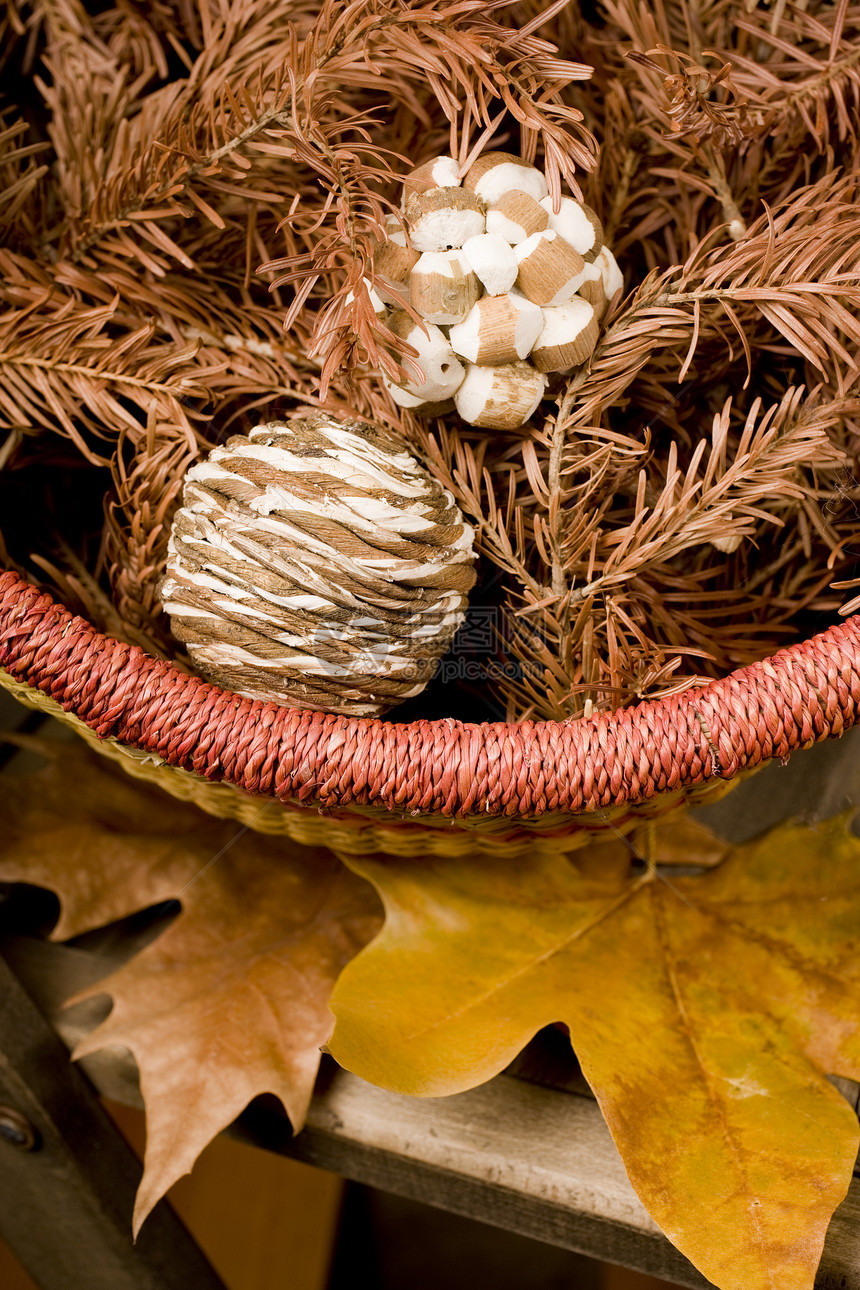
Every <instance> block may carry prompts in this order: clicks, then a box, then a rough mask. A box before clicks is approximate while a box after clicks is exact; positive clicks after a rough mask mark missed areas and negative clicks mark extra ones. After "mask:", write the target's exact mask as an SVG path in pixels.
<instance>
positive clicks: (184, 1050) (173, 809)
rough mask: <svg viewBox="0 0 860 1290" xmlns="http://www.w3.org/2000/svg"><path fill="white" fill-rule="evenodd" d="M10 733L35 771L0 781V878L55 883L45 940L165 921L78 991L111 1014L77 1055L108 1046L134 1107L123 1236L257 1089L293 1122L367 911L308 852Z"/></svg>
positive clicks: (361, 897)
mask: <svg viewBox="0 0 860 1290" xmlns="http://www.w3.org/2000/svg"><path fill="white" fill-rule="evenodd" d="M18 738H19V739H20V738H21V737H20V736H19V737H18ZM24 742H25V746H26V747H29V748H30V750H31V751H38V752H40V753H45V754H48V756H49V763H48V765H47V766H45V767H44V768H43V769H41V770H39V771H36V772H34V773H32V774H29V775H28V774H21V775H10V776H9V777H8V779H7V781H6V786H7V790H8V792H7V804H6V810H5V812H4V831H3V838H2V841H0V882H19V881H23V882H28V883H35V884H36V885H38V886H44V887H48V888H50V889H52V890H53V891H55V892H56V894H57V895H58V897H59V898H60V904H61V911H62V912H61V915H60V920H59V922H58V924H57V927H56V928H55V930H54V936H55V937H57V938H62V939H65V938H67V937H75V936H79V935H81V934H82V933H85V932H88V931H91V930H93V929H95V928H98V927H103V926H105V925H107V924H110V923H115V922H116V921H117V920H120V919H124V918H128V917H129V916H130V915H132V914H135V913H137V912H139V911H141V910H144V909H148V908H151V907H153V906H155V905H159V904H161V903H162V902H165V907H164V908H163V910H162V912H163V914H164V915H169V914H171V913H172V914H173V918H172V920H171V919H170V918H169V917H167V918H166V919H165V920H164V921H162V924H161V929H160V934H159V935H158V936H157V938H156V939H155V940H154V941H153V942H152V943H151V944H149V945H147V946H146V947H145V948H144V949H143V950H142V952H140V953H138V954H136V955H135V956H134V957H133V958H132V959H131V960H130V961H129V962H127V963H126V964H125V965H124V966H123V967H121V968H119V969H117V970H115V971H113V972H112V973H111V975H110V976H108V977H107V978H106V979H104V980H101V981H99V982H98V983H97V985H96V986H95V987H94V988H93V989H92V990H91V991H90V994H93V995H96V994H105V993H106V994H110V996H111V998H112V1000H113V1008H112V1011H111V1013H110V1016H109V1017H107V1019H106V1020H104V1021H103V1022H102V1023H101V1024H100V1025H99V1026H98V1027H97V1028H96V1030H95V1031H93V1032H92V1033H91V1034H90V1035H88V1036H87V1038H86V1040H85V1041H84V1042H83V1043H82V1045H81V1046H80V1049H79V1051H78V1054H77V1055H78V1056H83V1055H84V1054H85V1053H86V1052H94V1051H95V1050H97V1049H100V1048H105V1047H111V1046H112V1045H118V1046H120V1047H123V1048H128V1049H129V1050H130V1051H131V1052H132V1053H133V1055H134V1058H135V1061H136V1063H137V1066H138V1070H139V1073H140V1081H141V1090H142V1093H143V1097H144V1101H145V1104H146V1111H147V1142H146V1158H145V1169H144V1176H143V1179H142V1181H141V1185H140V1190H139V1192H138V1196H137V1202H136V1205H135V1215H134V1226H135V1231H137V1230H138V1229H139V1228H140V1225H141V1223H142V1222H143V1221H144V1219H145V1218H146V1216H147V1214H148V1213H149V1212H150V1210H151V1209H152V1207H153V1205H154V1204H155V1203H156V1202H157V1201H158V1200H159V1199H160V1197H161V1196H163V1195H164V1193H165V1192H166V1191H167V1190H168V1188H169V1187H171V1186H172V1185H173V1183H174V1182H175V1181H176V1180H177V1178H180V1177H181V1176H182V1175H183V1174H185V1173H188V1171H189V1170H190V1169H191V1167H192V1165H193V1164H194V1162H195V1160H196V1159H197V1157H198V1155H199V1154H200V1152H201V1151H202V1150H203V1148H204V1147H205V1146H206V1145H207V1143H209V1142H210V1141H211V1140H212V1138H214V1137H215V1135H216V1134H218V1133H220V1132H221V1130H222V1129H223V1128H225V1127H226V1126H227V1125H228V1124H230V1123H231V1122H232V1121H233V1120H234V1119H235V1118H236V1116H237V1115H238V1114H239V1113H240V1112H241V1111H242V1110H244V1108H245V1107H246V1106H247V1105H248V1103H249V1102H250V1101H251V1100H252V1099H253V1098H254V1097H256V1096H258V1095H259V1094H262V1093H273V1094H274V1095H275V1096H276V1097H277V1098H278V1099H279V1100H280V1101H281V1103H282V1104H283V1106H284V1109H285V1110H286V1112H287V1114H288V1115H289V1117H290V1120H291V1122H292V1124H293V1127H294V1128H295V1130H296V1131H298V1130H299V1129H300V1128H301V1126H302V1124H303V1123H304V1119H305V1114H306V1112H307V1107H308V1103H309V1101H310V1098H311V1093H312V1091H313V1087H314V1081H315V1079H316V1074H317V1069H318V1066H319V1060H320V1046H321V1045H322V1044H324V1043H325V1041H326V1040H327V1039H328V1036H329V1034H330V1032H331V1027H332V1016H331V1013H330V1011H329V1009H328V999H329V996H330V994H331V990H332V986H333V985H334V982H335V981H336V979H337V976H338V974H339V972H340V970H341V968H342V967H343V965H344V963H346V962H347V961H348V960H349V959H350V958H351V957H352V955H353V954H354V953H355V952H356V950H358V949H360V948H361V946H362V945H364V944H365V943H366V942H367V941H368V940H369V939H370V937H371V936H372V935H373V934H374V933H375V931H376V930H377V927H378V925H379V913H378V904H377V901H376V898H375V896H374V894H373V891H372V890H371V888H370V887H368V886H367V884H366V883H364V882H362V881H361V880H360V879H358V878H356V877H354V876H353V875H352V874H350V873H349V872H348V871H347V870H346V869H345V868H344V867H343V866H342V865H341V864H340V863H339V862H338V861H337V860H336V859H335V857H334V856H333V855H332V854H331V853H330V852H328V851H325V850H323V849H322V848H315V847H303V846H299V845H298V844H297V843H294V842H291V841H288V840H287V839H284V838H271V837H269V838H266V839H265V841H264V840H263V839H262V838H261V836H260V835H259V834H258V833H254V832H253V831H251V830H248V829H246V828H245V829H240V830H238V832H237V829H236V826H235V824H233V823H230V822H228V821H226V820H216V819H213V818H212V817H210V816H205V815H203V814H202V813H201V812H200V811H198V810H197V809H196V808H195V807H194V806H191V805H189V804H188V803H186V802H177V801H174V800H173V799H171V798H169V797H166V796H165V795H164V794H163V793H161V792H160V791H159V789H157V788H152V787H148V786H147V787H144V786H142V785H141V784H140V783H139V782H135V781H133V780H131V779H130V778H129V777H128V776H127V775H125V774H124V773H123V772H122V771H120V770H118V769H117V768H116V767H113V766H111V764H110V763H109V762H108V761H107V760H106V759H105V758H103V757H97V756H94V755H93V754H92V753H91V752H88V751H86V750H85V749H84V748H83V747H82V746H77V745H76V746H74V747H70V746H69V745H68V744H65V743H61V744H57V743H56V742H53V743H52V742H51V741H50V740H47V739H44V740H43V739H41V738H39V739H29V738H28V737H27V736H24ZM60 750H62V753H61V754H60ZM263 809H264V810H265V806H264V807H263ZM165 923H166V924H167V925H165Z"/></svg>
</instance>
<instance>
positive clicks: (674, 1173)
mask: <svg viewBox="0 0 860 1290" xmlns="http://www.w3.org/2000/svg"><path fill="white" fill-rule="evenodd" d="M670 827H671V826H670ZM658 848H659V842H658ZM658 855H659V850H658ZM858 860H860V842H858V840H857V839H856V838H855V837H853V835H852V834H851V833H850V832H849V830H848V827H847V820H846V819H838V820H835V821H831V822H829V823H827V824H825V825H820V826H818V827H817V828H809V827H805V826H801V825H798V824H788V825H785V826H782V827H780V828H777V829H775V830H774V831H772V832H771V833H770V834H768V835H766V836H765V837H764V838H762V839H760V840H759V841H756V842H753V843H748V844H746V845H745V846H739V847H737V848H735V849H734V850H733V851H731V852H730V854H729V856H728V858H727V859H726V860H725V861H724V862H723V863H722V864H721V865H719V866H718V867H717V868H716V869H713V870H711V871H710V872H709V873H707V874H705V875H703V876H695V877H692V876H687V877H682V876H673V877H672V878H671V880H668V879H666V880H663V881H661V875H660V874H658V872H657V871H656V870H655V869H654V868H653V867H651V868H649V869H648V870H647V872H645V873H644V874H641V875H636V874H634V873H631V871H630V868H629V862H628V859H627V857H626V855H625V848H624V847H623V846H622V845H621V844H615V843H609V844H595V845H594V846H593V847H592V848H591V849H590V851H589V852H588V854H586V855H582V854H580V855H578V856H577V857H575V861H576V863H571V862H570V861H568V860H566V859H564V858H562V857H558V858H557V859H547V858H545V857H542V856H535V857H534V858H532V859H527V860H523V859H517V860H508V859H506V857H505V855H504V853H503V852H501V851H500V853H499V854H498V855H496V856H493V857H489V858H488V857H483V856H477V855H476V856H475V857H474V858H473V859H471V860H470V861H468V862H464V861H462V860H459V861H456V862H451V863H449V862H446V861H444V860H439V859H436V858H432V859H430V858H428V859H426V860H423V861H422V862H421V863H420V864H416V863H415V862H414V861H405V860H399V859H393V858H386V859H382V858H375V859H373V860H365V859H361V860H358V859H356V860H355V861H354V862H353V864H352V867H353V868H354V869H355V871H356V873H359V874H361V875H362V876H364V877H366V878H368V879H369V880H370V881H371V882H372V883H373V884H374V885H375V886H376V888H377V890H378V891H379V893H380V896H381V897H382V900H383V903H384V906H385V911H386V921H385V925H384V928H383V930H382V932H381V933H380V935H379V936H378V937H377V939H376V940H375V941H373V942H372V943H371V944H370V945H369V946H368V947H367V948H366V949H365V950H363V951H362V952H361V953H360V954H359V955H358V956H357V957H356V958H355V959H353V961H352V962H351V963H350V964H349V965H348V966H347V967H346V968H345V970H344V972H343V973H342V975H341V977H340V979H339V982H338V984H337V986H336V988H335V992H334V995H333V997H332V1006H333V1008H334V1011H335V1014H336V1016H337V1025H336V1028H335V1031H334V1035H333V1038H332V1040H331V1043H330V1045H329V1047H330V1051H331V1052H332V1053H333V1055H334V1056H335V1058H336V1059H337V1061H339V1062H340V1063H341V1064H342V1065H343V1066H345V1067H347V1068H348V1069H350V1070H352V1071H355V1072H356V1073H357V1074H359V1075H361V1076H363V1077H364V1078H365V1079H368V1080H371V1081H372V1082H374V1083H376V1084H380V1085H383V1086H385V1087H386V1088H391V1089H394V1090H397V1091H399V1092H406V1093H414V1094H423V1095H436V1096H438V1095H442V1094H446V1093H453V1092H456V1091H459V1090H462V1089H466V1088H470V1087H474V1086H475V1085H476V1084H479V1083H482V1082H483V1081H484V1080H487V1079H489V1078H490V1077H491V1076H492V1075H495V1074H496V1073H497V1072H498V1071H500V1070H501V1069H503V1067H504V1066H506V1065H507V1063H508V1062H509V1061H510V1060H511V1059H512V1058H513V1057H514V1056H515V1055H516V1053H518V1052H519V1050H520V1049H521V1048H522V1047H523V1045H524V1044H525V1043H526V1042H527V1041H528V1040H529V1039H530V1038H531V1037H532V1036H533V1035H534V1033H535V1032H536V1031H537V1030H538V1029H540V1028H541V1027H543V1026H545V1025H547V1024H549V1023H551V1022H557V1021H561V1022H564V1023H566V1024H567V1026H568V1028H569V1030H570V1034H571V1041H572V1043H573V1047H574V1050H575V1052H576V1054H577V1056H578V1058H579V1061H580V1063H581V1065H582V1068H583V1071H584V1073H585V1075H586V1077H587V1079H588V1081H589V1083H590V1085H591V1087H592V1089H593V1091H594V1093H595V1096H596V1097H597V1100H598V1102H599V1103H600V1106H601V1108H602V1110H603V1114H604V1116H605V1117H606V1120H607V1123H608V1125H609V1128H610V1130H611V1132H612V1135H613V1137H614V1139H615V1142H616V1143H617V1145H618V1148H619V1150H620V1152H621V1155H622V1157H623V1159H624V1162H625V1165H626V1168H627V1170H628V1173H629V1176H630V1179H631V1181H632V1183H633V1185H634V1187H635V1188H636V1190H637V1192H638V1193H639V1195H640V1197H641V1198H642V1201H643V1202H644V1204H645V1205H646V1207H647V1208H648V1210H649V1211H650V1213H651V1214H652V1216H653V1217H654V1219H655V1220H656V1221H657V1223H659V1225H660V1226H661V1228H662V1229H663V1231H664V1232H665V1233H666V1235H667V1236H668V1237H669V1238H670V1239H671V1240H672V1241H673V1242H674V1244H675V1245H676V1246H677V1247H678V1248H679V1249H680V1250H681V1251H682V1252H683V1253H684V1254H686V1255H687V1257H688V1258H689V1259H690V1260H691V1261H692V1262H693V1263H694V1264H695V1265H696V1266H697V1267H698V1268H699V1269H700V1270H701V1271H702V1272H703V1273H704V1275H705V1276H707V1277H708V1278H709V1279H710V1280H712V1281H713V1282H714V1283H715V1284H716V1285H718V1286H720V1287H722V1288H723V1290H773V1287H776V1286H778V1287H780V1290H810V1288H811V1287H812V1284H813V1281H814V1276H815V1270H816V1267H817V1265H818V1262H819V1259H820V1255H821V1248H822V1244H823V1241H824V1235H825V1232H826V1229H827V1225H828V1222H829V1220H830V1217H831V1214H832V1212H833V1210H834V1209H835V1207H836V1206H837V1205H838V1204H839V1202H840V1201H841V1200H842V1199H843V1197H844V1196H845V1193H846V1190H847V1187H848V1183H849V1181H850V1178H851V1172H852V1167H853V1164H854V1160H855V1156H856V1154H857V1146H858V1126H857V1120H856V1117H855V1115H854V1113H853V1111H852V1110H851V1108H850V1107H849V1106H848V1103H847V1102H846V1101H845V1100H844V1099H843V1098H842V1097H841V1095H840V1094H839V1093H838V1092H837V1091H836V1090H835V1089H834V1088H833V1086H832V1085H831V1084H830V1083H829V1082H828V1080H827V1078H826V1076H827V1074H834V1075H843V1076H847V1077H849V1078H852V1079H857V1078H858V1077H860V1030H859V1029H858V1024H860V988H858V987H860V954H858V948H860V947H858V936H860V880H858ZM664 878H665V876H664Z"/></svg>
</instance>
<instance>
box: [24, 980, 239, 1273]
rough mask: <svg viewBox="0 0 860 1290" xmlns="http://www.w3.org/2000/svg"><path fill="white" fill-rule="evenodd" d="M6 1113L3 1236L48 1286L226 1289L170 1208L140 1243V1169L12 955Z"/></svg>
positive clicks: (158, 1215)
mask: <svg viewBox="0 0 860 1290" xmlns="http://www.w3.org/2000/svg"><path fill="white" fill-rule="evenodd" d="M0 1106H2V1107H3V1108H7V1109H6V1110H4V1112H3V1113H2V1114H0V1128H2V1127H3V1126H5V1128H6V1133H5V1134H2V1133H0V1165H2V1167H0V1233H2V1236H3V1239H4V1240H5V1241H6V1243H7V1244H8V1245H9V1246H10V1247H11V1248H12V1249H13V1250H14V1251H15V1254H16V1256H17V1257H18V1259H19V1260H20V1262H21V1263H22V1264H23V1265H24V1267H25V1268H26V1269H27V1270H28V1272H29V1273H30V1274H31V1276H32V1277H33V1278H34V1280H36V1281H37V1282H38V1284H39V1285H40V1286H41V1287H43V1290H68V1287H70V1286H80V1287H84V1286H86V1287H87V1290H187V1287H188V1286H194V1287H195V1290H224V1286H223V1283H222V1282H221V1280H220V1278H219V1277H217V1276H216V1274H215V1273H214V1271H213V1270H212V1269H211V1268H210V1266H209V1264H208V1263H207V1262H206V1260H205V1258H204V1257H203V1255H202V1254H201V1252H200V1251H199V1250H198V1248H197V1246H196V1245H195V1244H194V1242H193V1241H192V1239H191V1237H190V1236H189V1235H188V1233H187V1232H186V1230H185V1228H184V1227H183V1226H182V1224H181V1223H180V1222H179V1220H178V1218H177V1217H176V1215H175V1214H174V1213H173V1211H172V1210H171V1209H170V1208H169V1206H168V1205H166V1204H161V1205H160V1206H159V1207H158V1208H157V1210H156V1211H155V1213H154V1214H153V1216H152V1219H151V1220H150V1222H149V1223H148V1224H147V1225H146V1227H145V1229H144V1231H143V1233H142V1235H141V1237H140V1240H139V1241H138V1243H137V1245H135V1244H133V1242H132V1238H131V1227H130V1217H131V1212H132V1204H133V1200H134V1193H135V1190H136V1187H137V1183H138V1181H139V1177H140V1163H139V1161H138V1160H137V1159H136V1157H135V1156H134V1154H133V1153H132V1151H131V1149H130V1148H129V1147H128V1146H127V1144H126V1143H125V1141H124V1140H123V1138H122V1137H121V1136H120V1134H119V1133H118V1132H117V1130H116V1129H115V1128H114V1126H113V1125H112V1124H111V1122H110V1120H109V1119H108V1117H107V1115H106V1114H105V1112H104V1110H103V1108H102V1107H101V1105H100V1103H99V1101H98V1098H97V1097H96V1095H95V1093H94V1092H93V1090H92V1088H91V1087H90V1085H89V1083H88V1081H87V1079H86V1078H85V1077H84V1075H83V1074H82V1073H81V1071H80V1070H78V1069H77V1068H76V1067H75V1066H73V1065H72V1064H71V1063H70V1062H69V1060H68V1053H67V1051H66V1048H65V1047H64V1045H63V1044H62V1043H61V1042H60V1041H59V1039H58V1038H57V1036H56V1034H55V1033H54V1031H53V1030H52V1029H51V1027H50V1026H49V1025H48V1023H47V1022H46V1021H45V1019H44V1017H43V1016H42V1014H41V1012H40V1011H39V1010H38V1008H37V1007H36V1006H35V1005H34V1004H33V1002H32V1001H31V999H30V998H29V997H28V995H27V994H26V993H25V991H24V989H23V988H22V986H21V985H20V983H19V981H18V980H17V978H16V976H15V975H14V973H13V972H12V971H10V969H9V968H8V966H7V965H6V964H5V962H3V961H2V960H0ZM16 1126H17V1131H16Z"/></svg>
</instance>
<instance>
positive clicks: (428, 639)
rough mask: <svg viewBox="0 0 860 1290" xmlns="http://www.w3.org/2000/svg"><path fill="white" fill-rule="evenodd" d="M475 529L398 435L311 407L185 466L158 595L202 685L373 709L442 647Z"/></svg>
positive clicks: (451, 628) (384, 704) (292, 702)
mask: <svg viewBox="0 0 860 1290" xmlns="http://www.w3.org/2000/svg"><path fill="white" fill-rule="evenodd" d="M473 536H474V535H473V531H472V529H471V528H470V527H469V525H468V524H466V523H465V521H464V519H463V516H462V514H461V513H460V511H459V509H458V508H457V506H456V504H455V502H454V499H453V498H452V496H451V494H450V493H448V492H446V491H445V489H443V488H442V486H441V485H440V484H439V483H437V482H436V481H435V480H434V479H432V478H431V477H430V475H428V474H427V472H426V471H425V470H424V468H423V467H422V466H421V465H420V464H419V463H418V462H417V461H416V460H415V458H414V457H413V456H411V454H410V453H409V452H408V451H407V450H406V449H405V448H404V446H403V444H402V443H401V442H400V441H398V440H396V439H395V438H394V437H393V436H392V435H390V434H389V433H388V432H387V431H384V430H382V429H380V428H378V427H376V426H370V425H368V424H366V423H365V422H362V421H357V420H342V419H339V418H337V417H334V416H331V415H329V414H327V413H314V414H312V415H309V416H303V417H298V418H296V419H295V420H292V421H288V422H283V421H277V422H272V423H271V424H268V425H261V426H259V427H258V428H257V429H256V430H252V431H251V433H250V435H247V436H245V435H234V436H233V437H232V438H230V439H228V440H227V443H226V444H225V445H224V446H223V447H220V448H215V449H214V451H213V452H211V453H210V455H209V456H208V458H207V459H206V460H205V461H202V462H200V463H199V464H198V465H196V466H193V467H192V468H191V469H190V470H189V471H188V474H187V475H186V479H185V487H184V492H183V498H182V506H181V507H180V509H179V510H178V511H177V513H176V517H175V519H174V521H173V528H172V532H171V536H170V545H169V554H168V562H167V572H166V576H165V578H164V580H163V581H162V584H161V587H160V594H161V599H162V603H163V605H164V609H165V612H166V613H168V614H169V615H170V623H171V630H172V631H173V634H174V636H175V637H176V638H177V639H178V640H180V641H182V642H183V643H184V645H185V646H186V649H187V650H188V653H189V654H190V656H191V658H192V660H193V662H194V664H195V666H196V667H197V669H198V671H199V672H200V674H201V675H202V676H203V677H205V678H206V679H207V680H210V681H214V682H215V683H216V684H217V685H220V686H222V687H224V688H225V689H228V690H232V691H234V692H235V693H236V694H240V695H242V696H245V697H249V698H254V699H266V700H273V701H274V702H276V703H281V704H285V705H288V706H290V707H299V708H313V709H317V710H319V711H323V712H337V713H343V714H345V715H349V716H358V717H373V716H379V715H380V714H381V713H383V712H385V711H386V710H387V709H388V708H391V707H393V706H394V705H395V704H397V703H400V702H401V701H402V700H403V699H407V698H411V697H412V696H414V695H416V694H419V693H420V692H421V690H423V688H424V686H425V685H426V684H427V682H428V681H429V680H430V678H431V677H432V675H433V673H434V672H435V670H436V664H437V663H438V661H439V659H440V658H441V657H442V656H443V654H445V653H446V652H447V650H448V648H449V646H450V644H451V641H452V639H453V637H454V634H455V632H456V631H457V628H458V627H459V626H460V623H461V622H462V620H463V616H464V611H465V608H466V604H467V598H468V593H469V591H470V590H471V588H472V585H473V584H474V581H475V569H474V561H475V555H474V551H473V546H472V542H473Z"/></svg>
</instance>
